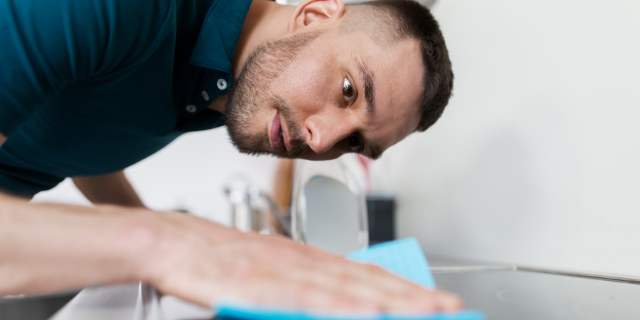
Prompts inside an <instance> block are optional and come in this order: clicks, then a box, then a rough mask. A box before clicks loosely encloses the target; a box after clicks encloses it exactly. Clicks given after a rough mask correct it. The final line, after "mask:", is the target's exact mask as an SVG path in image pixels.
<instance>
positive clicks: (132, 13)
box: [0, 0, 251, 197]
mask: <svg viewBox="0 0 640 320" xmlns="http://www.w3.org/2000/svg"><path fill="white" fill-rule="evenodd" d="M250 5H251V0H0V132H2V133H3V134H4V135H5V136H7V137H8V139H7V141H6V142H5V144H4V145H3V146H2V147H1V148H0V190H3V192H8V193H12V194H16V195H21V196H26V197H31V196H33V195H34V194H36V193H37V192H39V191H42V190H47V189H50V188H52V187H54V186H56V185H57V184H58V183H60V182H61V181H62V180H63V179H64V178H66V177H76V176H92V175H100V174H107V173H112V172H116V171H120V170H122V169H124V168H126V167H128V166H130V165H132V164H134V163H136V162H138V161H140V160H142V159H144V158H146V157H148V156H150V155H152V154H153V153H155V152H157V151H158V150H160V149H162V148H163V147H165V146H166V145H167V144H169V143H170V142H171V141H173V140H174V139H176V138H177V137H178V136H180V135H181V134H183V133H185V132H189V131H197V130H205V129H211V128H215V127H219V126H221V125H223V124H224V118H223V115H222V114H220V113H217V112H215V111H212V110H209V109H206V107H207V106H208V105H209V103H210V102H211V101H212V100H213V99H215V98H216V97H218V96H220V95H222V94H226V93H227V92H228V90H229V88H230V87H231V84H232V76H231V64H232V61H233V55H234V50H235V47H236V43H237V42H238V38H239V37H240V33H241V31H242V26H243V24H244V20H245V18H246V15H247V13H248V10H249V6H250ZM203 147H204V146H203Z"/></svg>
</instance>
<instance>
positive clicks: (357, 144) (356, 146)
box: [347, 133, 362, 153]
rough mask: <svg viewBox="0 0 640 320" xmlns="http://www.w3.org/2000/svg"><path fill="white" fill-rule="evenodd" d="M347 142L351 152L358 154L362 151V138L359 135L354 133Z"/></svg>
mask: <svg viewBox="0 0 640 320" xmlns="http://www.w3.org/2000/svg"><path fill="white" fill-rule="evenodd" d="M347 141H348V142H349V148H351V151H353V152H356V153H358V152H361V151H362V141H360V137H359V136H358V135H357V134H355V133H352V134H351V135H350V136H349V138H347Z"/></svg>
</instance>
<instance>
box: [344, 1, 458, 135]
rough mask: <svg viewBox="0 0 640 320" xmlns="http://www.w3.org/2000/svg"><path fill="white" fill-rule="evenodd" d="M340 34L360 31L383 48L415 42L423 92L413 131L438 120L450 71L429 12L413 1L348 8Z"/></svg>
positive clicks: (448, 87) (448, 94)
mask: <svg viewBox="0 0 640 320" xmlns="http://www.w3.org/2000/svg"><path fill="white" fill-rule="evenodd" d="M381 26H388V27H381ZM341 30H342V31H343V32H347V33H349V32H355V31H364V32H365V33H367V34H369V35H370V37H371V38H372V39H373V40H374V41H376V42H377V43H378V44H379V45H381V46H384V47H388V46H391V45H393V44H394V43H397V42H398V41H400V40H403V39H407V38H411V39H416V40H418V41H419V42H420V50H421V52H422V62H423V64H424V76H423V85H424V91H423V96H422V100H421V102H420V122H419V123H418V127H417V128H416V130H417V131H425V130H427V129H428V128H429V127H431V125H433V124H434V123H435V122H436V121H437V120H438V119H439V118H440V116H441V115H442V112H443V111H444V108H445V106H446V105H447V103H448V102H449V98H450V97H451V91H452V90H453V71H452V70H451V61H450V60H449V53H448V51H447V46H446V45H445V42H444V37H443V36H442V32H441V31H440V27H439V26H438V22H436V20H435V19H434V17H433V16H432V15H431V12H429V9H427V8H425V7H424V6H422V5H421V4H419V3H417V2H415V1H413V0H379V1H373V2H365V3H360V4H354V5H348V6H346V8H345V20H344V21H343V23H342V25H341Z"/></svg>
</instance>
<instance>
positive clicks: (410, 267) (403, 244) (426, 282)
mask: <svg viewBox="0 0 640 320" xmlns="http://www.w3.org/2000/svg"><path fill="white" fill-rule="evenodd" d="M347 258H349V259H351V260H353V261H358V262H363V263H372V264H375V265H378V266H380V267H382V268H384V269H386V270H387V271H389V272H392V273H394V274H396V275H398V276H401V277H403V278H405V279H407V280H409V281H413V282H415V283H417V284H420V285H422V286H424V287H426V288H427V289H432V290H433V289H435V288H436V282H435V280H433V275H432V274H431V271H430V270H429V263H428V262H427V258H426V257H425V256H424V253H422V248H421V247H420V243H418V240H416V238H407V239H402V240H396V241H389V242H385V243H381V244H377V245H374V246H371V247H369V248H366V249H362V250H358V251H355V252H352V253H349V254H348V255H347Z"/></svg>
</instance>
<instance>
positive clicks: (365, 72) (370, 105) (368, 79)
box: [355, 56, 382, 160]
mask: <svg viewBox="0 0 640 320" xmlns="http://www.w3.org/2000/svg"><path fill="white" fill-rule="evenodd" d="M355 62H356V66H357V67H358V75H359V76H360V81H362V83H363V84H364V98H365V101H366V103H367V107H366V110H367V114H369V116H373V114H374V112H375V110H376V98H375V97H376V95H375V91H376V83H375V81H374V78H373V72H371V69H369V68H368V67H367V66H366V65H365V64H364V63H363V62H362V59H361V58H360V57H359V56H356V57H355ZM365 140H366V139H365ZM366 143H367V144H368V145H369V150H370V151H371V159H373V160H376V159H378V158H380V157H381V156H382V148H380V146H379V145H378V144H376V143H375V142H371V141H369V140H366Z"/></svg>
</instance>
